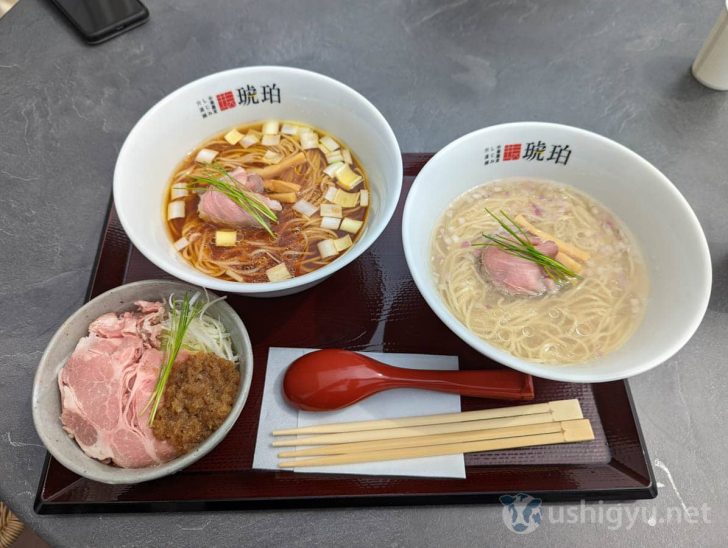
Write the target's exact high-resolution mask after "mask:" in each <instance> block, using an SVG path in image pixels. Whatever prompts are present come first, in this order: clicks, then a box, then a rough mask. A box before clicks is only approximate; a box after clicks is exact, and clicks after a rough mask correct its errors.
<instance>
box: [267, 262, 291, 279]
mask: <svg viewBox="0 0 728 548" xmlns="http://www.w3.org/2000/svg"><path fill="white" fill-rule="evenodd" d="M265 274H266V276H268V280H269V281H271V282H280V281H283V280H288V279H290V278H293V276H291V273H290V272H289V271H288V268H287V267H286V265H285V263H279V264H277V265H276V266H274V267H271V268H269V269H268V270H266V271H265Z"/></svg>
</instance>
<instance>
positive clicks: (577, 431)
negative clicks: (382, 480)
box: [273, 399, 594, 468]
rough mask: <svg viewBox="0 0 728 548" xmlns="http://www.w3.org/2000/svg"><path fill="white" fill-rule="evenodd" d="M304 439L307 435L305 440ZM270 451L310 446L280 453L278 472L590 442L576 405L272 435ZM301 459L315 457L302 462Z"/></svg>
mask: <svg viewBox="0 0 728 548" xmlns="http://www.w3.org/2000/svg"><path fill="white" fill-rule="evenodd" d="M309 434H310V435H309ZM273 435H274V436H301V435H306V437H297V438H295V439H277V440H275V441H273V446H274V447H300V446H313V447H310V448H308V449H295V450H289V451H283V452H281V453H279V454H278V457H279V458H282V459H293V460H284V461H281V462H279V464H278V466H279V467H280V468H294V467H304V466H325V465H332V464H352V463H360V462H377V461H386V460H396V459H407V458H419V457H432V456H439V455H453V454H459V453H472V452H480V451H495V450H498V449H514V448H517V447H530V446H533V445H550V444H555V443H571V442H578V441H589V440H593V439H594V433H593V432H592V429H591V424H590V423H589V420H588V419H585V418H583V415H582V412H581V406H580V405H579V401H578V400H576V399H573V400H558V401H552V402H548V403H536V404H530V405H518V406H514V407H503V408H500V409H484V410H481V411H467V412H464V413H447V414H443V415H426V416H421V417H405V418H401V419H385V420H375V421H360V422H348V423H338V424H325V425H319V426H308V427H304V428H294V429H288V430H276V431H274V432H273ZM301 457H315V458H303V459H301Z"/></svg>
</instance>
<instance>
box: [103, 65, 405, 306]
mask: <svg viewBox="0 0 728 548" xmlns="http://www.w3.org/2000/svg"><path fill="white" fill-rule="evenodd" d="M401 181H402V161H401V153H400V150H399V146H398V144H397V140H396V138H395V136H394V133H393V132H392V130H391V128H390V127H389V124H388V123H387V122H386V120H385V119H384V117H383V116H382V115H381V114H380V113H379V111H378V110H377V109H376V108H375V107H374V106H373V105H372V104H371V103H370V102H369V101H368V100H367V99H365V98H364V97H363V96H362V95H360V94H359V93H357V92H356V91H354V90H353V89H351V88H349V87H348V86H346V85H344V84H342V83H340V82H338V81H336V80H334V79H332V78H329V77H327V76H323V75H320V74H316V73H313V72H309V71H305V70H300V69H295V68H288V67H266V66H260V67H246V68H239V69H233V70H229V71H225V72H220V73H217V74H213V75H210V76H207V77H204V78H201V79H199V80H196V81H194V82H192V83H190V84H187V85H186V86H184V87H182V88H180V89H178V90H176V91H174V92H173V93H171V94H170V95H168V96H167V97H165V98H164V99H162V100H161V101H159V102H158V103H157V104H156V105H155V106H154V107H152V108H151V109H150V110H149V111H148V112H147V113H146V114H145V115H144V116H143V117H142V118H141V120H140V121H139V122H138V123H137V124H136V126H135V127H134V128H133V129H132V130H131V132H130V133H129V136H128V137H127V139H126V141H125V143H124V145H123V147H122V149H121V151H120V153H119V158H118V160H117V164H116V169H115V172H114V205H115V207H116V210H117V212H118V215H119V219H120V221H121V223H122V225H123V227H124V230H125V231H126V233H127V234H128V236H129V238H130V240H131V241H132V243H133V244H134V245H135V246H136V247H137V248H138V249H139V250H140V251H141V252H142V253H143V254H144V255H145V256H146V257H147V258H148V259H149V260H150V261H151V262H153V263H154V264H155V265H156V266H158V267H159V268H161V269H162V270H164V271H166V272H167V273H169V274H171V275H173V276H175V277H176V278H179V279H181V280H184V281H187V282H189V283H193V284H196V285H200V286H203V287H208V288H211V289H215V290H219V291H227V292H232V293H241V294H245V295H249V296H257V297H274V296H282V295H286V294H290V293H295V292H298V291H302V290H304V289H306V288H308V287H310V286H312V285H314V284H316V283H318V282H320V281H322V280H324V279H325V278H327V277H328V276H330V275H332V274H333V273H334V272H336V271H337V270H339V269H340V268H342V267H344V266H346V265H347V264H349V263H350V262H351V261H353V260H354V259H356V258H357V257H358V256H359V255H361V254H362V253H363V252H364V251H365V250H366V249H367V248H368V247H369V246H370V245H371V244H372V243H373V242H374V241H375V240H376V238H377V237H378V236H379V234H381V232H382V231H383V230H384V228H385V226H386V225H387V223H388V222H389V220H390V218H391V216H392V214H393V213H394V210H395V207H396V205H397V201H398V199H399V194H400V189H401Z"/></svg>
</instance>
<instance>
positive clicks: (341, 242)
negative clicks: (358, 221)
mask: <svg viewBox="0 0 728 548" xmlns="http://www.w3.org/2000/svg"><path fill="white" fill-rule="evenodd" d="M353 244H354V242H352V241H351V236H349V235H348V234H347V235H346V236H342V237H341V238H338V239H336V240H334V247H335V248H336V250H337V251H344V250H345V249H349V248H350V247H351V246H352V245H353Z"/></svg>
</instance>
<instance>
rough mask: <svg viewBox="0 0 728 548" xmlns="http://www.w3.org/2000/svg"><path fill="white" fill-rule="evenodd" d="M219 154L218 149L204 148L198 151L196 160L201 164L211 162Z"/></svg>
mask: <svg viewBox="0 0 728 548" xmlns="http://www.w3.org/2000/svg"><path fill="white" fill-rule="evenodd" d="M217 155H218V152H217V150H212V149H209V148H203V149H201V150H200V152H198V153H197V156H195V162H198V163H200V164H211V163H212V161H213V160H214V159H215V157H216V156H217Z"/></svg>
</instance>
